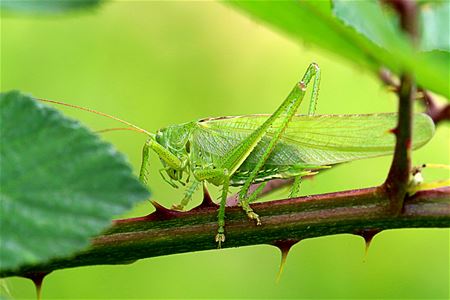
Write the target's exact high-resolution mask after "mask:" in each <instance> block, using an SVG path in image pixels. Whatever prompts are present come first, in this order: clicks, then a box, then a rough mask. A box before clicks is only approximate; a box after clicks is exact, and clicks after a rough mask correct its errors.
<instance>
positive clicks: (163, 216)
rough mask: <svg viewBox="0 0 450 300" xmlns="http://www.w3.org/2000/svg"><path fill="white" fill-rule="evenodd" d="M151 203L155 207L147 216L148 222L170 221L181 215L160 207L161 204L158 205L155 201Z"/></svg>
mask: <svg viewBox="0 0 450 300" xmlns="http://www.w3.org/2000/svg"><path fill="white" fill-rule="evenodd" d="M151 203H152V204H153V206H154V207H155V209H156V210H155V211H154V212H152V213H151V214H149V215H148V216H147V220H149V221H150V220H160V221H165V220H170V219H173V218H176V217H178V216H179V215H180V214H182V213H181V212H177V211H174V210H170V209H168V208H165V207H164V206H162V205H161V204H159V203H158V202H156V201H151Z"/></svg>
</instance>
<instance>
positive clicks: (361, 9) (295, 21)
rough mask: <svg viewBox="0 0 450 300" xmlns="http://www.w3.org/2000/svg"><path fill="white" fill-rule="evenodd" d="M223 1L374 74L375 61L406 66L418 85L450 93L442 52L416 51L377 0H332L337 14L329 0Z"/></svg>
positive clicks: (395, 68)
mask: <svg viewBox="0 0 450 300" xmlns="http://www.w3.org/2000/svg"><path fill="white" fill-rule="evenodd" d="M227 3H229V4H230V5H232V6H234V7H237V8H238V9H240V10H242V11H244V12H246V13H247V14H249V15H250V16H252V17H253V18H255V19H256V20H260V21H263V22H265V23H267V24H269V25H271V26H273V27H275V28H276V29H278V30H281V31H282V32H284V33H287V34H288V35H289V36H291V37H293V38H294V39H296V40H297V41H301V42H302V43H304V42H307V43H312V44H315V45H317V46H319V47H321V48H323V49H325V50H327V51H329V52H331V53H333V54H335V55H340V56H342V57H344V58H346V59H348V60H350V61H351V62H352V63H354V64H356V65H358V66H359V67H366V68H369V69H371V70H372V71H373V72H374V73H375V74H378V72H379V69H380V67H387V68H389V69H390V70H391V71H392V72H394V73H395V74H400V73H402V72H405V71H408V72H411V73H413V75H414V76H415V77H416V79H417V81H418V84H419V85H421V86H422V87H424V88H426V89H429V90H432V91H434V92H436V93H439V94H442V95H444V96H445V97H447V98H450V91H449V88H448V80H447V79H448V70H446V69H445V68H444V67H442V65H440V64H439V62H441V61H442V60H441V59H440V58H441V57H440V58H436V57H434V56H428V55H426V56H423V55H421V54H418V53H416V52H415V51H414V49H413V48H412V46H411V45H410V43H409V42H408V41H407V40H406V38H405V36H404V34H403V33H402V32H400V31H399V30H398V29H396V27H395V26H394V23H393V22H392V21H389V20H390V18H389V16H388V15H386V12H385V11H383V10H381V7H380V6H379V4H378V2H367V1H351V2H348V3H345V2H344V1H334V2H333V3H334V4H335V5H336V3H337V5H338V6H339V9H338V10H339V17H340V19H338V18H337V17H335V16H334V15H333V12H332V7H331V5H330V2H328V1H230V2H227ZM334 9H335V10H336V9H337V8H334ZM430 76H431V77H430Z"/></svg>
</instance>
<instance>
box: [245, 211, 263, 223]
mask: <svg viewBox="0 0 450 300" xmlns="http://www.w3.org/2000/svg"><path fill="white" fill-rule="evenodd" d="M247 217H248V218H249V219H250V220H255V223H256V225H261V220H260V219H259V215H258V214H256V213H255V212H253V211H249V212H247Z"/></svg>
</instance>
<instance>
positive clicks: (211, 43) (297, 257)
mask: <svg viewBox="0 0 450 300" xmlns="http://www.w3.org/2000/svg"><path fill="white" fill-rule="evenodd" d="M323 38H326V37H325V36H324V37H323ZM312 61H315V62H317V63H318V64H319V65H320V66H321V68H322V74H323V75H322V82H321V90H320V101H319V106H318V113H320V114H344V113H373V112H390V111H395V110H396V107H397V100H396V98H395V96H394V95H393V94H392V93H389V92H387V91H386V90H385V88H383V87H382V85H381V84H380V82H379V80H378V79H377V78H376V77H374V76H373V75H372V74H370V73H368V72H366V71H365V70H363V69H358V68H357V67H355V66H354V65H349V63H348V62H347V61H344V60H341V59H340V58H339V57H337V56H335V55H333V53H329V52H323V51H321V50H320V49H317V48H314V47H311V46H309V45H298V44H296V43H294V42H292V41H290V40H289V39H287V38H286V37H284V36H283V35H281V34H278V33H277V32H274V31H272V30H270V29H268V28H267V27H266V26H265V25H263V24H259V23H256V22H254V21H253V20H252V19H250V18H247V17H246V16H244V15H241V14H240V13H239V12H237V11H235V10H233V9H232V8H229V7H227V6H225V5H222V4H219V3H216V2H158V1H157V2H150V1H130V2H110V3H107V4H105V5H103V6H101V7H100V8H99V9H97V10H92V11H88V12H84V13H77V14H72V15H69V16H40V17H36V16H30V15H20V16H19V15H2V23H1V80H2V82H1V90H2V91H7V90H10V89H19V90H21V91H24V92H28V93H31V94H32V95H33V96H35V97H41V98H48V99H54V100H60V101H64V102H67V103H73V104H76V105H81V106H86V107H90V108H93V109H96V110H99V111H102V112H106V113H109V114H112V115H115V116H118V117H120V118H123V119H125V120H128V121H130V122H133V123H134V124H136V125H138V126H141V127H144V128H146V129H147V130H149V131H153V132H154V131H156V130H157V129H158V128H162V127H165V126H167V125H170V124H176V123H182V122H186V121H191V120H195V119H199V118H202V117H211V116H222V115H242V114H251V113H271V112H273V111H274V110H275V109H276V107H277V106H278V105H279V104H280V102H281V101H282V100H283V99H284V97H285V96H286V95H287V93H288V92H289V91H290V89H291V87H292V85H293V84H294V83H295V82H296V81H297V80H298V79H299V78H300V76H302V75H303V73H304V71H305V70H306V67H307V66H308V64H309V63H310V62H312ZM58 109H61V108H60V107H58ZM303 109H305V107H303ZM418 109H420V107H418ZM62 110H64V112H65V113H66V114H67V115H69V116H72V117H74V118H77V119H80V120H82V121H83V122H84V123H85V124H87V125H88V126H89V127H91V128H93V129H95V130H98V129H104V128H109V127H117V126H118V124H117V123H115V122H113V121H111V120H108V119H104V118H101V117H99V116H96V115H91V114H88V113H86V112H82V111H77V110H73V109H69V110H68V109H62ZM119 126H120V125H119ZM449 134H450V130H449V126H448V123H447V124H443V125H441V126H440V127H439V128H438V130H437V132H436V136H435V137H434V139H433V140H432V141H431V142H430V143H429V144H428V145H426V146H425V147H424V148H423V149H420V150H418V151H416V152H415V153H414V157H413V162H414V164H416V165H417V164H421V163H424V162H426V163H445V164H448V163H449V154H448V153H449ZM104 138H105V139H106V140H108V141H111V142H112V143H113V144H114V145H116V147H117V148H118V149H119V150H120V151H122V152H124V153H125V154H126V155H127V156H128V158H129V160H130V162H131V164H132V165H133V167H134V168H135V170H138V166H139V163H140V152H141V148H142V145H143V142H144V141H145V137H144V136H141V135H139V134H136V133H132V132H127V131H124V132H110V133H106V134H104ZM390 162H391V158H390V157H384V158H377V159H371V160H364V161H355V162H352V163H349V164H346V165H342V166H339V167H336V168H334V169H333V170H331V171H327V172H325V173H324V174H322V175H320V176H317V177H316V178H315V179H314V180H311V181H307V182H305V183H304V185H303V186H302V192H303V194H305V195H308V194H315V193H324V192H332V191H339V190H345V189H352V188H359V187H367V186H373V185H377V184H380V183H381V182H382V181H383V180H384V178H385V176H386V174H387V171H388V169H389V165H390ZM151 163H152V165H153V166H154V167H153V169H154V173H153V176H152V177H151V187H152V192H153V197H152V198H153V199H154V200H156V201H158V202H160V203H162V204H163V205H166V206H170V205H171V204H173V203H177V202H178V201H179V200H180V199H181V197H182V191H181V190H174V189H172V188H171V187H170V186H169V185H168V184H167V183H165V182H164V181H163V180H162V179H161V178H160V177H159V175H158V172H157V170H158V169H159V168H160V163H159V161H158V159H157V158H156V157H154V156H153V158H152V161H151ZM98 176H101V174H98ZM425 176H426V179H427V180H433V179H437V178H443V177H445V176H448V172H445V171H442V170H430V171H425ZM213 195H217V192H215V191H213ZM286 196H287V192H286V191H281V192H278V193H276V194H274V195H272V196H271V197H270V198H271V199H277V198H283V197H286ZM200 200H201V195H200V194H197V195H196V197H195V201H194V203H192V205H191V207H193V206H195V205H196V204H198V203H199V202H200ZM152 210H153V208H152V207H151V205H150V204H149V203H148V202H145V203H142V204H141V205H139V206H138V207H136V208H135V210H133V211H132V212H130V213H129V214H127V215H126V217H128V216H138V215H143V214H147V213H149V212H151V211H152ZM118 217H123V216H118ZM80 226H82V224H80ZM212 236H213V233H212ZM449 240H450V239H449V230H447V229H404V230H392V231H386V232H382V233H381V234H379V235H377V236H376V237H375V239H374V241H373V243H372V246H371V247H370V251H369V253H368V255H367V256H366V257H365V256H364V242H363V239H362V238H361V237H357V236H352V235H337V236H330V237H322V238H315V239H309V240H305V241H302V242H301V243H299V244H297V245H295V246H294V247H293V248H292V251H291V253H290V254H289V257H288V260H287V264H286V266H285V270H284V273H283V275H282V278H281V281H280V282H279V283H276V282H275V278H276V275H277V272H278V267H279V262H280V252H279V250H277V249H276V248H275V247H272V246H268V245H260V246H253V247H244V248H237V249H222V250H217V251H216V250H214V251H203V252H197V253H187V254H180V255H172V256H166V257H156V258H150V259H145V260H141V261H138V262H136V263H134V264H131V265H124V266H94V267H83V268H75V269H68V270H61V271H56V272H54V273H52V274H51V275H49V276H48V277H47V278H46V279H45V283H44V287H43V293H42V296H43V299H47V298H63V299H74V298H443V299H446V298H448V297H449V285H450V283H449V268H450V266H449ZM6 289H8V290H9V292H10V294H11V295H12V296H13V297H14V298H16V299H24V298H34V297H35V293H34V288H33V285H32V283H31V281H29V280H26V279H21V278H10V279H6V280H5V281H3V290H6Z"/></svg>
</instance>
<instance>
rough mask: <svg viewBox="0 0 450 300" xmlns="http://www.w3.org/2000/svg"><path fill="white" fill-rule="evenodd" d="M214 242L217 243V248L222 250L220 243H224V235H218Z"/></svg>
mask: <svg viewBox="0 0 450 300" xmlns="http://www.w3.org/2000/svg"><path fill="white" fill-rule="evenodd" d="M216 242H217V248H218V249H220V248H222V243H223V242H225V234H224V233H218V234H217V235H216Z"/></svg>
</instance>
